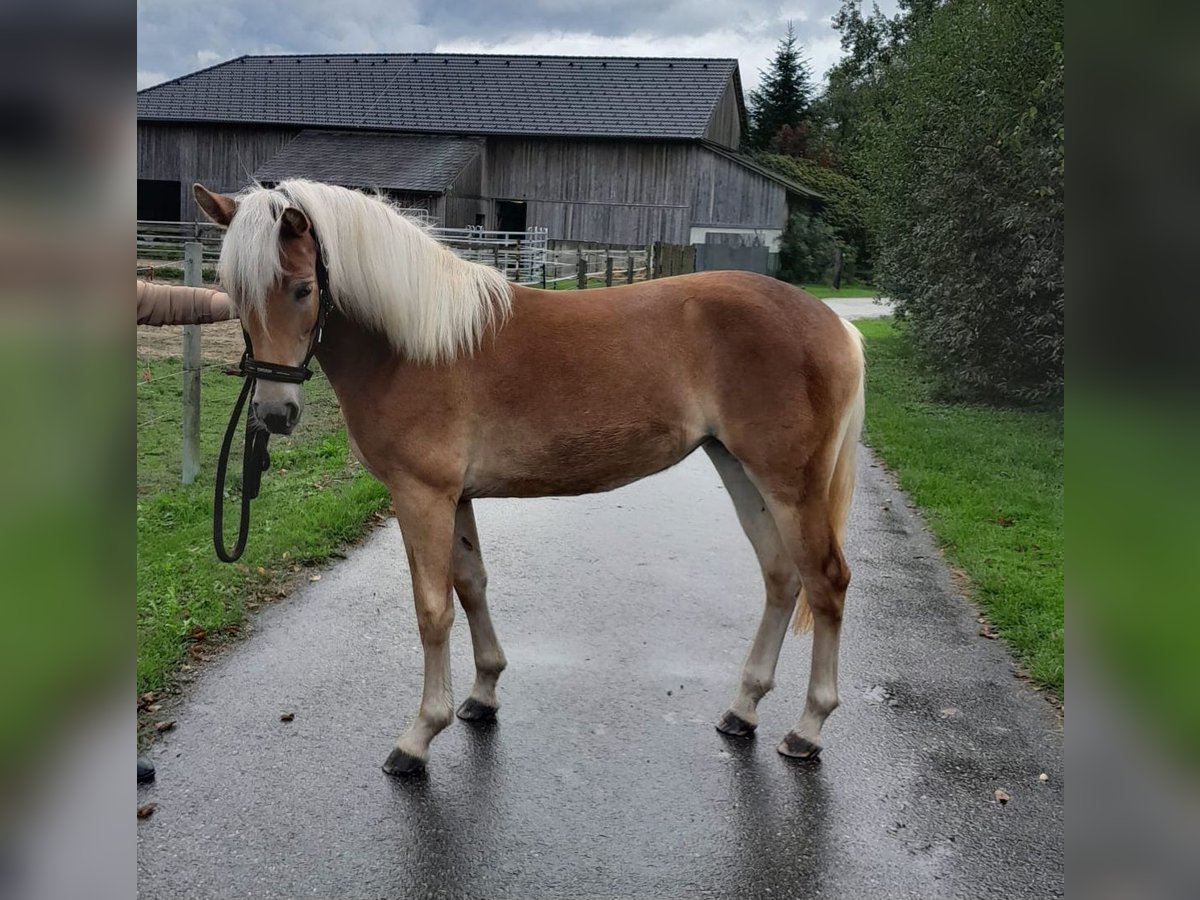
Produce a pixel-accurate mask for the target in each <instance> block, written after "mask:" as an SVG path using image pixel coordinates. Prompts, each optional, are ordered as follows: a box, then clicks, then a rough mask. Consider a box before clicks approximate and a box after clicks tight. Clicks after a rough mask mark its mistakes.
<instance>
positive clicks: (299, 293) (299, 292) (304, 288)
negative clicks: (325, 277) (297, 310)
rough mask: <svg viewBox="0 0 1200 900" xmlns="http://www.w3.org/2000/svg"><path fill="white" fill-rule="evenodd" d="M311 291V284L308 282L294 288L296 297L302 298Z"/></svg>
mask: <svg viewBox="0 0 1200 900" xmlns="http://www.w3.org/2000/svg"><path fill="white" fill-rule="evenodd" d="M311 293H312V285H311V284H308V283H307V282H306V283H304V284H302V285H300V287H298V288H296V299H297V300H303V299H304V298H305V297H307V296H308V295H309V294H311Z"/></svg>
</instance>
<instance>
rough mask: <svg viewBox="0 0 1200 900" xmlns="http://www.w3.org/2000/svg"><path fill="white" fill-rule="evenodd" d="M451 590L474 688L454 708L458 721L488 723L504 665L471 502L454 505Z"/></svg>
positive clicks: (493, 712) (498, 705) (495, 703)
mask: <svg viewBox="0 0 1200 900" xmlns="http://www.w3.org/2000/svg"><path fill="white" fill-rule="evenodd" d="M453 556H454V590H455V591H456V592H457V593H458V599H459V601H460V602H461V603H462V606H463V609H464V610H465V611H466V613H467V622H468V623H469V624H470V626H471V644H472V646H473V647H474V649H475V687H474V688H472V689H471V695H470V696H469V697H467V699H466V700H464V701H463V705H462V706H460V707H459V708H458V717H459V718H460V719H465V720H466V721H468V722H478V721H483V720H486V719H492V718H495V716H496V710H497V709H499V708H500V701H499V700H497V699H496V680H497V679H498V678H499V677H500V673H501V672H503V671H504V667H505V666H506V665H507V663H506V662H505V659H504V651H503V650H501V649H500V641H499V640H497V638H496V629H495V628H493V627H492V617H491V614H490V613H489V612H488V605H487V570H486V569H484V567H483V554H482V553H481V552H480V549H479V532H478V531H476V529H475V512H474V510H472V509H471V501H470V500H464V501H463V502H462V503H460V504H458V513H457V514H456V516H455V519H454V555H453Z"/></svg>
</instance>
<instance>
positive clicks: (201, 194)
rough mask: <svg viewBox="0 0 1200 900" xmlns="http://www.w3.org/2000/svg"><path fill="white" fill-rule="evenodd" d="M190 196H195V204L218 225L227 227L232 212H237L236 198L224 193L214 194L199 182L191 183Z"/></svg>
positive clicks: (232, 214) (231, 217)
mask: <svg viewBox="0 0 1200 900" xmlns="http://www.w3.org/2000/svg"><path fill="white" fill-rule="evenodd" d="M192 196H193V197H195V198H196V204H197V205H198V206H199V207H200V208H201V209H202V210H204V214H205V215H206V216H208V217H209V218H210V219H212V220H213V221H214V222H216V223H217V224H218V225H222V226H224V227H226V228H228V227H229V223H230V222H231V221H233V216H234V213H236V212H237V201H236V200H234V199H233V198H232V197H226V196H225V195H224V194H214V193H213V192H212V191H210V190H209V189H208V188H206V187H205V186H204V185H202V184H200V183H199V182H197V183H196V184H193V185H192Z"/></svg>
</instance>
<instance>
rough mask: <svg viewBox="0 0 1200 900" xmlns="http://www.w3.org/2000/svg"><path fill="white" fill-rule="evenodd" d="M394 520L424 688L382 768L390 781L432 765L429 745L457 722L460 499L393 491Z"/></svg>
mask: <svg viewBox="0 0 1200 900" xmlns="http://www.w3.org/2000/svg"><path fill="white" fill-rule="evenodd" d="M392 501H393V503H394V504H395V507H396V518H397V519H399V520H400V530H401V532H402V533H403V535H404V549H405V551H406V552H407V553H408V567H409V569H410V570H411V572H412V582H413V600H414V601H415V602H416V607H417V627H418V629H419V630H420V633H421V646H422V649H423V650H424V652H425V688H424V691H423V692H422V694H421V706H420V708H419V709H418V711H417V717H416V718H415V719H414V720H413V722H412V724H411V725H409V726H408V730H407V731H405V732H404V734H403V735H401V736H400V739H399V740H398V741H396V746H395V748H394V749H393V750H392V752H391V755H389V756H388V758H387V762H385V763H384V764H383V771H385V772H387V773H388V774H389V775H403V774H407V773H409V772H417V771H420V770H421V769H423V768H424V767H425V763H426V761H427V760H428V759H429V744H430V742H431V741H432V740H433V739H434V737H435V736H436V735H437V733H438V732H440V731H441V730H442V729H443V728H445V727H446V726H447V725H449V724H450V722H451V721H453V719H454V705H453V693H452V691H451V687H450V627H451V626H452V625H453V624H454V603H453V598H452V595H451V587H452V568H451V552H452V550H451V548H452V546H453V545H452V541H453V537H454V511H455V507H456V506H457V503H456V498H453V497H449V496H447V494H446V492H444V491H437V490H433V489H430V488H428V487H426V486H424V485H405V486H404V487H403V488H393V489H392Z"/></svg>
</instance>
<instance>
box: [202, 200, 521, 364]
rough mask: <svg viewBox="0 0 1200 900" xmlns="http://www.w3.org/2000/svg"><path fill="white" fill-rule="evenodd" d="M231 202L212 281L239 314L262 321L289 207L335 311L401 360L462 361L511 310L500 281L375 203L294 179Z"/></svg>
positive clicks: (278, 263)
mask: <svg viewBox="0 0 1200 900" xmlns="http://www.w3.org/2000/svg"><path fill="white" fill-rule="evenodd" d="M237 200H238V208H237V214H236V215H235V216H234V217H233V220H232V221H231V222H230V224H229V231H228V232H227V234H226V235H225V240H224V242H223V244H222V246H221V259H220V262H219V263H218V267H217V276H218V278H219V279H220V281H221V283H222V284H223V285H224V286H225V288H226V290H228V291H229V292H230V294H231V296H232V297H233V298H234V301H235V302H236V303H237V304H238V308H239V312H240V311H243V310H249V311H252V312H254V313H256V314H261V313H262V312H263V309H264V306H265V304H266V298H267V292H268V291H269V289H270V288H271V286H272V285H273V284H275V283H276V282H277V281H278V279H279V278H280V277H281V275H282V260H281V258H280V250H279V227H280V225H279V217H280V214H281V213H282V212H283V211H284V210H285V209H286V208H288V207H289V206H294V207H296V208H297V209H299V210H301V211H302V212H303V213H304V214H305V215H306V216H308V219H309V221H310V222H312V224H313V228H314V229H315V230H316V233H317V238H318V240H319V241H320V243H321V247H322V250H323V254H324V257H325V265H326V268H327V269H328V271H329V287H330V292H331V293H332V295H333V303H334V306H335V307H336V308H337V309H338V310H339V311H340V312H341V313H343V314H344V315H345V316H347V317H348V318H350V319H353V320H354V321H356V322H359V323H360V324H362V325H364V326H366V327H368V328H371V329H373V330H376V331H379V332H380V333H382V334H384V335H386V336H387V338H388V339H389V341H390V342H391V343H392V345H393V346H394V347H395V348H396V349H397V350H398V351H400V352H402V353H403V354H405V355H406V356H407V357H408V358H409V359H412V360H416V361H421V362H447V361H450V360H453V359H455V358H457V357H458V356H460V355H461V354H470V353H471V352H473V351H474V349H475V348H476V347H478V345H479V342H480V340H482V338H483V335H484V333H485V332H486V331H487V330H488V328H489V327H491V326H493V325H494V326H496V327H499V326H500V325H501V324H503V322H504V319H505V318H506V317H507V316H508V314H509V313H510V311H511V308H512V292H511V290H510V289H509V286H508V282H507V281H506V280H505V278H504V276H503V275H502V274H501V273H500V272H498V271H497V270H496V269H493V268H491V267H489V266H483V265H479V264H478V263H473V262H468V261H466V260H463V259H459V258H458V257H457V256H455V255H454V253H452V252H451V251H450V250H449V249H448V248H447V247H444V246H443V245H442V244H439V243H438V242H437V241H436V240H434V238H433V237H431V236H430V235H429V234H428V233H426V231H425V230H424V229H423V228H422V227H421V226H420V225H418V224H416V223H415V222H413V221H412V220H411V219H408V218H406V217H405V216H404V215H403V214H402V213H401V212H400V211H399V210H398V209H397V208H396V207H394V206H392V205H391V204H390V203H388V202H387V201H386V200H384V199H383V198H381V197H371V196H368V195H366V194H363V193H360V192H359V191H352V190H349V189H347V188H343V187H337V186H334V185H329V184H321V183H319V182H315V181H307V180H305V179H301V178H295V179H290V180H288V181H283V182H280V184H279V185H278V186H276V187H274V188H265V187H262V186H259V185H256V186H253V187H250V188H247V189H246V190H244V191H243V192H242V193H240V194H239V195H238V196H237Z"/></svg>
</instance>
